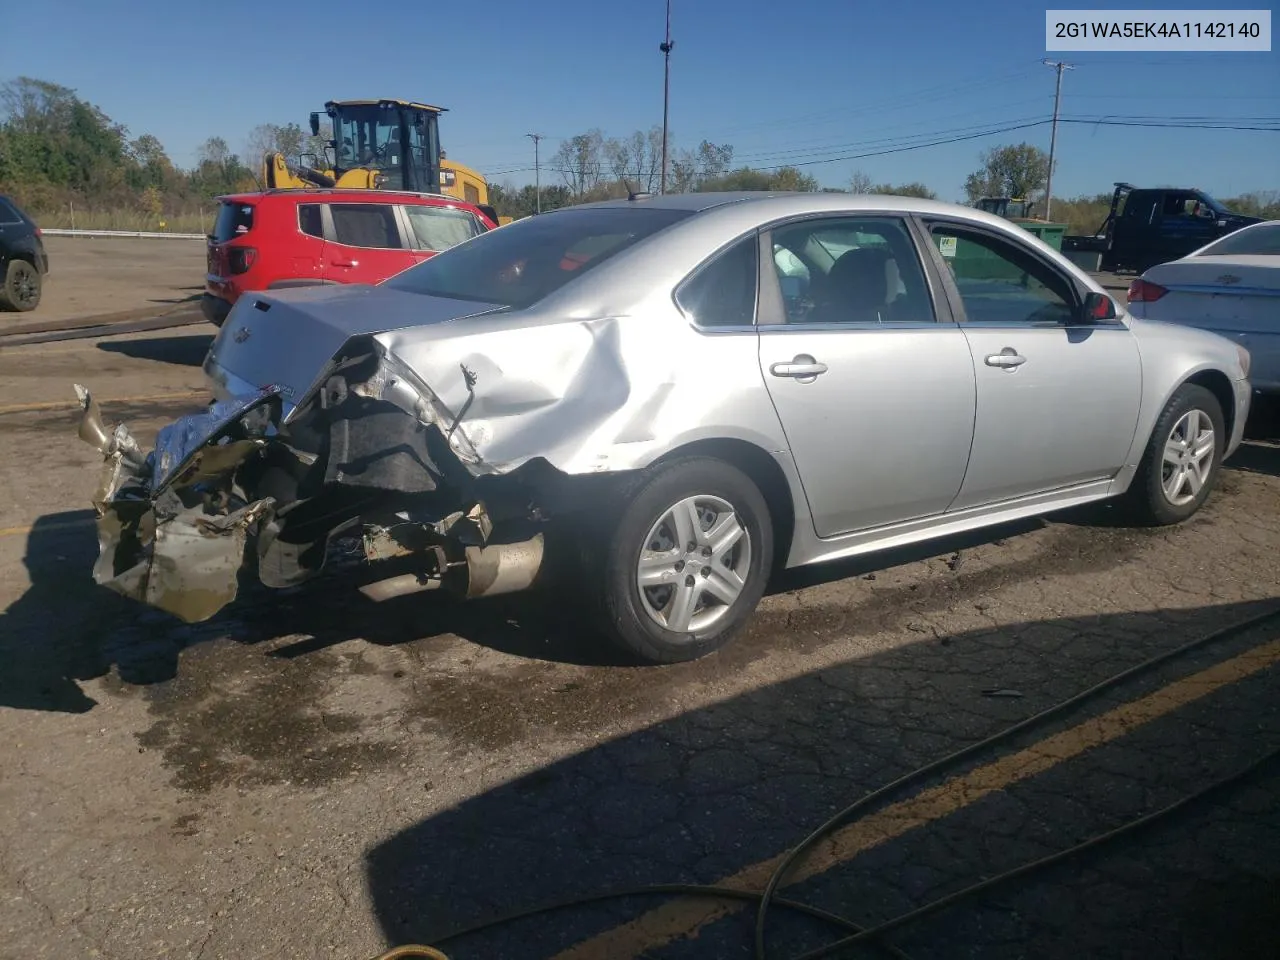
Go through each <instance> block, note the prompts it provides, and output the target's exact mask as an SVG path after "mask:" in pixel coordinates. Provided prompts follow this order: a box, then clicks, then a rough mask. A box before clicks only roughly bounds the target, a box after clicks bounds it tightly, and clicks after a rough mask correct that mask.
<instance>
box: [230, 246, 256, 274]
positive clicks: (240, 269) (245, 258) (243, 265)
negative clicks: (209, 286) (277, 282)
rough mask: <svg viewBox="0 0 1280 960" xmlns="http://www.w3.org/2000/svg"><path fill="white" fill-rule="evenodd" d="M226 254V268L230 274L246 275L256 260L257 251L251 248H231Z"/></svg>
mask: <svg viewBox="0 0 1280 960" xmlns="http://www.w3.org/2000/svg"><path fill="white" fill-rule="evenodd" d="M227 254H228V256H227V267H228V269H230V271H231V272H232V273H248V272H249V268H250V267H252V266H253V262H254V261H255V260H257V259H258V251H257V250H255V249H253V247H231V248H230V249H229V250H228V251H227Z"/></svg>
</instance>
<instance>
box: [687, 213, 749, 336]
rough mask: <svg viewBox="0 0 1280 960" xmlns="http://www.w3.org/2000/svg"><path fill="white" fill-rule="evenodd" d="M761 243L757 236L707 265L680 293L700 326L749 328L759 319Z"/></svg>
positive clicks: (743, 241) (699, 269)
mask: <svg viewBox="0 0 1280 960" xmlns="http://www.w3.org/2000/svg"><path fill="white" fill-rule="evenodd" d="M759 251H760V243H759V240H758V239H757V237H756V235H755V234H754V233H753V234H751V235H750V236H748V237H744V238H743V239H741V240H739V241H738V242H737V243H735V244H733V246H731V247H729V249H727V250H724V251H721V252H720V253H719V254H717V255H716V256H715V257H714V258H713V259H712V260H710V261H709V262H708V263H705V264H703V265H702V266H701V267H699V268H698V269H697V270H696V271H694V273H693V275H692V276H690V277H689V278H688V279H687V280H685V281H684V283H683V284H681V286H680V287H679V288H678V289H677V291H676V302H677V303H678V304H679V305H680V308H681V309H682V310H684V312H685V313H686V314H687V315H688V316H689V318H690V319H691V320H693V322H694V323H696V324H697V325H698V326H700V327H749V326H751V325H752V324H754V323H755V319H756V289H757V285H758V279H759V272H758V271H759V262H760V255H759Z"/></svg>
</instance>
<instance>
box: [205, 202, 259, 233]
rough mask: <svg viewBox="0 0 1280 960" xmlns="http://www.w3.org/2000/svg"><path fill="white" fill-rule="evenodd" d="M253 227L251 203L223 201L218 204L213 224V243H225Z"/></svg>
mask: <svg viewBox="0 0 1280 960" xmlns="http://www.w3.org/2000/svg"><path fill="white" fill-rule="evenodd" d="M252 229H253V204H251V203H231V202H226V201H224V202H223V203H221V204H219V205H218V217H217V219H216V220H215V221H214V224H213V239H214V242H215V243H226V242H227V241H228V240H234V239H235V238H236V237H240V236H244V235H245V234H246V233H248V232H249V231H250V230H252Z"/></svg>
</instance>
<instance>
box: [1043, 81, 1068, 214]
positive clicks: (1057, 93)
mask: <svg viewBox="0 0 1280 960" xmlns="http://www.w3.org/2000/svg"><path fill="white" fill-rule="evenodd" d="M1041 62H1042V63H1044V64H1047V65H1048V66H1050V67H1053V68H1054V69H1056V70H1057V72H1058V83H1057V87H1056V89H1055V90H1054V94H1053V127H1052V128H1051V129H1052V132H1051V133H1050V134H1049V174H1048V177H1047V179H1046V181H1045V185H1044V218H1045V219H1046V220H1048V219H1050V217H1051V216H1052V214H1053V162H1054V158H1055V157H1056V155H1057V151H1058V107H1059V105H1060V104H1061V102H1062V71H1063V70H1070V69H1072V65H1071V64H1069V63H1063V62H1062V61H1060V60H1058V61H1054V60H1042V61H1041Z"/></svg>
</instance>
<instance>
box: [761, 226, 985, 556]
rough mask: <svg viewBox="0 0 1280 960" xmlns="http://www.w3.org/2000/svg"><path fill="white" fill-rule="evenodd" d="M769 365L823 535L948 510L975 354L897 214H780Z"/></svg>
mask: <svg viewBox="0 0 1280 960" xmlns="http://www.w3.org/2000/svg"><path fill="white" fill-rule="evenodd" d="M768 243H769V244H770V246H769V247H767V248H766V249H767V250H771V251H772V252H773V259H772V263H766V264H764V265H763V270H762V284H761V305H760V316H759V326H758V330H759V359H760V373H761V376H762V377H763V379H764V383H765V385H766V388H767V389H768V391H769V396H770V398H771V399H772V401H773V405H774V409H775V410H776V411H777V414H778V417H779V419H780V421H781V424H782V428H783V431H784V432H785V434H786V437H787V442H788V444H789V446H790V449H791V454H792V457H793V458H794V460H795V464H796V469H797V471H798V473H799V475H800V480H801V483H802V485H803V487H804V492H805V496H806V497H807V499H808V502H809V509H810V512H811V514H812V516H813V525H814V532H815V533H816V534H817V536H819V537H824V538H825V537H835V536H839V535H841V534H846V533H852V532H855V531H859V530H865V529H869V528H872V527H878V526H883V525H886V524H892V523H896V522H900V521H907V520H913V519H917V518H923V517H928V516H933V515H937V514H940V513H942V512H944V511H945V510H946V509H947V507H948V505H949V504H950V503H951V501H952V500H953V499H954V498H955V496H956V494H957V493H958V492H959V490H960V486H961V482H962V481H963V479H964V471H965V464H966V462H967V460H968V457H969V446H970V442H971V440H972V436H973V418H974V404H975V396H974V379H973V364H972V363H971V361H970V359H969V348H968V344H967V342H966V341H965V337H964V334H963V333H962V332H961V331H960V329H959V327H958V326H957V325H956V324H955V323H954V322H953V320H952V317H951V316H950V313H949V311H948V309H947V306H946V302H945V300H944V301H941V302H940V303H939V302H937V301H936V298H935V296H934V293H935V291H936V290H937V283H938V279H939V278H938V277H937V274H936V272H935V271H936V267H935V266H933V265H932V264H931V263H929V262H928V261H926V260H924V259H922V257H921V255H920V247H919V245H918V244H917V242H916V239H915V235H914V232H913V227H912V226H911V225H910V224H909V222H908V221H907V220H906V218H904V217H901V216H895V215H890V214H876V215H865V216H863V215H857V216H852V215H842V216H818V217H803V218H798V219H795V220H791V221H788V222H786V223H784V224H779V225H775V226H773V227H772V229H771V230H770V231H769V235H768Z"/></svg>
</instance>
